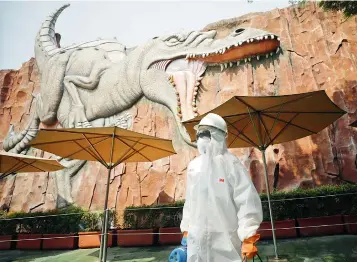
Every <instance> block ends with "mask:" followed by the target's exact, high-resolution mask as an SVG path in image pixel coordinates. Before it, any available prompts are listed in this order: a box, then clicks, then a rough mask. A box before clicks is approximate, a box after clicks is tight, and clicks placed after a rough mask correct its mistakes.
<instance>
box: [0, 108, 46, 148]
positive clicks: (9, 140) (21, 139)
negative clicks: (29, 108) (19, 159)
mask: <svg viewBox="0 0 357 262" xmlns="http://www.w3.org/2000/svg"><path fill="white" fill-rule="evenodd" d="M39 126H40V119H39V117H38V116H37V113H36V112H35V113H34V116H33V118H32V120H31V121H30V123H29V125H28V126H27V128H26V129H25V130H23V131H22V132H20V133H19V134H15V132H14V126H13V125H11V126H10V129H9V132H8V134H7V136H6V137H5V139H4V143H3V148H4V150H5V151H11V152H13V153H17V154H20V153H21V152H23V151H25V150H27V149H28V148H29V143H30V142H31V140H32V139H33V138H34V137H35V136H36V135H37V132H38V128H39Z"/></svg>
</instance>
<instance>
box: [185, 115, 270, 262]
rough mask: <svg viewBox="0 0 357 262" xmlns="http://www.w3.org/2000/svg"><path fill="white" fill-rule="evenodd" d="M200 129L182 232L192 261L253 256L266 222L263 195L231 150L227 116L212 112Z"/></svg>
mask: <svg viewBox="0 0 357 262" xmlns="http://www.w3.org/2000/svg"><path fill="white" fill-rule="evenodd" d="M195 129H196V131H197V147H198V151H199V153H200V156H198V157H197V158H195V159H194V160H192V161H191V162H190V163H189V165H188V168H187V185H186V201H185V205H184V208H183V217H182V221H181V231H182V232H184V237H186V236H187V261H188V262H240V261H242V259H243V258H244V257H247V258H252V257H254V256H255V255H256V253H257V248H256V247H255V242H256V241H257V240H258V239H259V235H258V234H256V231H257V229H258V228H259V226H260V223H261V222H262V213H263V212H262V205H261V200H260V197H259V195H258V193H257V191H256V189H255V187H254V185H253V183H252V181H251V178H250V176H249V174H248V172H247V170H246V169H245V168H244V166H243V165H242V164H241V162H240V161H239V159H238V158H237V157H236V156H235V155H233V154H232V153H230V152H229V151H228V150H227V145H226V137H227V125H226V122H225V121H224V119H223V118H222V117H220V116H219V115H216V114H212V113H210V114H207V116H205V117H204V118H203V119H202V120H201V122H200V123H199V125H198V127H195ZM242 242H243V244H242Z"/></svg>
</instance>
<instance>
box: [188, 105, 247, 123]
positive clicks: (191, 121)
mask: <svg viewBox="0 0 357 262" xmlns="http://www.w3.org/2000/svg"><path fill="white" fill-rule="evenodd" d="M214 111H215V109H213V110H212V111H210V112H211V113H214ZM246 114H247V113H240V114H234V115H228V116H222V117H224V118H228V117H235V116H242V115H246ZM194 119H195V118H194ZM194 119H192V120H187V121H185V122H184V123H185V124H189V123H194V122H196V123H197V122H199V121H200V120H194Z"/></svg>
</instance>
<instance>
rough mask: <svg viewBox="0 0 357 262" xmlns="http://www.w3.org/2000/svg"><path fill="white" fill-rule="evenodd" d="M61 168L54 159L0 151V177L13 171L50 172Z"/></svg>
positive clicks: (13, 172)
mask: <svg viewBox="0 0 357 262" xmlns="http://www.w3.org/2000/svg"><path fill="white" fill-rule="evenodd" d="M63 168H64V166H62V165H61V164H60V163H58V162H57V161H56V160H54V159H46V158H40V157H33V156H27V155H21V154H13V153H8V152H0V179H2V178H5V177H7V176H9V175H11V174H15V173H28V172H50V171H57V170H61V169H63Z"/></svg>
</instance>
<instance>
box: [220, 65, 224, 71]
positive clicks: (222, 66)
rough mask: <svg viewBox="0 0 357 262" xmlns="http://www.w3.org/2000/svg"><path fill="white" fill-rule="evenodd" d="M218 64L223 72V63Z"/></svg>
mask: <svg viewBox="0 0 357 262" xmlns="http://www.w3.org/2000/svg"><path fill="white" fill-rule="evenodd" d="M220 66H221V72H223V69H224V65H223V64H220Z"/></svg>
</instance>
